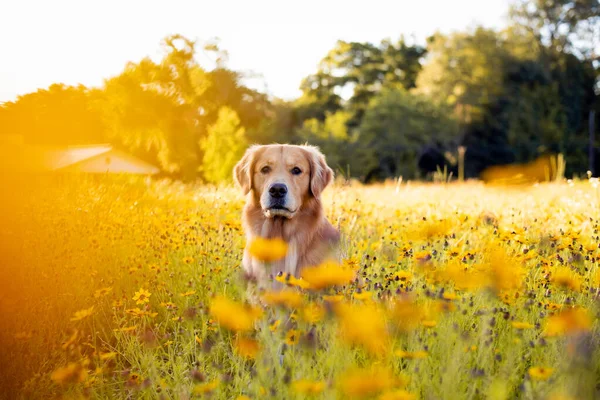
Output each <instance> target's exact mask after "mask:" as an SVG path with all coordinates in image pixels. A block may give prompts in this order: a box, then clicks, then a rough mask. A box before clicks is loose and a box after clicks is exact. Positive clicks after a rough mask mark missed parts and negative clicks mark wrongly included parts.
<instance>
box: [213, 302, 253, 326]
mask: <svg viewBox="0 0 600 400" xmlns="http://www.w3.org/2000/svg"><path fill="white" fill-rule="evenodd" d="M209 312H210V315H211V316H212V317H214V318H215V320H217V322H218V323H219V325H221V326H223V327H225V328H227V329H230V330H232V331H249V330H252V328H253V327H254V323H255V322H256V320H258V319H259V318H260V317H261V315H262V311H261V310H260V309H258V308H254V307H250V306H245V305H243V304H240V303H236V302H235V301H232V300H229V299H227V298H226V297H222V296H219V297H216V298H215V299H214V300H213V301H212V303H211V305H210V310H209Z"/></svg>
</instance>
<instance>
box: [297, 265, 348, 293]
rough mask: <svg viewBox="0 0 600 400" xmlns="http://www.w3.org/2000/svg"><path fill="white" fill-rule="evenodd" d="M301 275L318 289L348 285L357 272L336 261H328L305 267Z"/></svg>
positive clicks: (311, 285) (312, 286)
mask: <svg viewBox="0 0 600 400" xmlns="http://www.w3.org/2000/svg"><path fill="white" fill-rule="evenodd" d="M301 275H302V279H304V280H305V281H307V282H308V283H309V284H310V287H311V288H314V289H317V290H318V289H324V288H327V287H330V286H338V285H346V284H348V283H350V282H351V281H352V280H353V279H354V275H355V272H354V270H352V269H351V268H348V267H344V266H342V265H340V264H338V263H336V262H333V261H326V262H324V263H322V264H321V265H319V266H316V267H309V268H305V269H303V270H302V272H301Z"/></svg>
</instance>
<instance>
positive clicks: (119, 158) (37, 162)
mask: <svg viewBox="0 0 600 400" xmlns="http://www.w3.org/2000/svg"><path fill="white" fill-rule="evenodd" d="M2 147H3V149H2V150H3V151H2V153H6V154H4V155H5V157H4V161H5V162H4V164H5V165H4V166H5V167H8V169H15V168H16V169H18V170H24V171H30V172H35V171H80V172H91V173H94V172H97V173H105V172H111V173H136V174H150V175H152V174H157V173H158V172H160V169H159V168H157V167H155V166H154V165H152V164H150V163H147V162H146V161H144V160H141V159H139V158H137V157H134V156H132V155H131V154H128V153H126V152H124V151H121V150H118V149H115V148H113V147H112V146H111V145H110V144H97V145H84V146H67V147H56V146H54V147H50V146H27V145H23V144H14V143H13V144H12V145H6V143H5V144H4V145H3V146H2ZM7 161H8V162H7Z"/></svg>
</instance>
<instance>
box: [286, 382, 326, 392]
mask: <svg viewBox="0 0 600 400" xmlns="http://www.w3.org/2000/svg"><path fill="white" fill-rule="evenodd" d="M323 389H325V382H323V381H309V380H307V379H300V380H297V381H294V382H292V390H293V391H294V392H296V393H300V394H303V395H315V394H319V393H321V392H322V391H323Z"/></svg>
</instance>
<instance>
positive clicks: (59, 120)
mask: <svg viewBox="0 0 600 400" xmlns="http://www.w3.org/2000/svg"><path fill="white" fill-rule="evenodd" d="M96 96H97V92H96V91H94V90H91V89H88V88H86V87H85V86H82V85H80V86H66V85H62V84H53V85H51V86H50V87H49V88H48V89H39V90H38V91H37V92H34V93H29V94H26V95H23V96H19V97H18V98H17V100H16V101H14V102H7V103H4V104H2V105H0V134H7V135H18V136H21V137H23V139H24V140H25V141H26V142H27V143H30V144H44V145H60V146H63V145H77V144H92V143H99V142H103V141H105V140H106V137H105V134H104V133H105V132H104V124H103V121H102V114H101V113H100V111H99V110H98V109H97V108H95V107H94V101H95V98H96Z"/></svg>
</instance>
